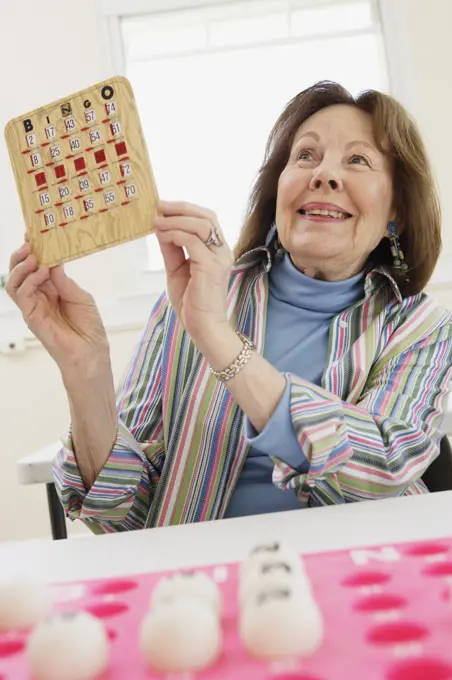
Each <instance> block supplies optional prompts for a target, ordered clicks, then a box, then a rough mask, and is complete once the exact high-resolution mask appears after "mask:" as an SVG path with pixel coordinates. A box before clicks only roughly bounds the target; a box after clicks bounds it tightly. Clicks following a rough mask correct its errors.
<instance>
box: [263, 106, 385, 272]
mask: <svg viewBox="0 0 452 680" xmlns="http://www.w3.org/2000/svg"><path fill="white" fill-rule="evenodd" d="M372 127H373V124H372V118H371V116H370V115H369V114H368V113H366V112H364V111H361V110H360V109H358V108H356V107H354V106H349V105H347V104H336V105H334V106H328V107H327V108H325V109H322V110H321V111H318V112H317V113H315V114H313V115H312V116H311V117H310V118H308V120H306V121H305V122H304V123H303V124H302V125H301V127H300V128H299V130H298V132H297V134H296V135H295V138H294V142H293V144H292V149H291V153H290V157H289V160H288V162H287V165H286V167H285V168H284V170H283V171H282V173H281V175H280V178H279V182H278V197H277V204H276V226H277V229H278V234H279V238H280V241H281V243H282V245H283V246H284V248H285V249H286V250H287V251H288V252H289V253H290V256H291V259H292V261H293V263H294V264H295V266H296V267H297V268H298V269H300V270H301V271H304V272H305V273H306V274H307V275H308V276H313V277H318V278H323V279H325V280H328V281H335V280H342V279H346V278H349V277H350V276H353V275H354V274H357V273H358V272H359V271H360V270H361V269H362V267H363V265H364V263H365V261H366V259H367V257H368V256H369V254H370V253H371V252H372V250H374V248H375V247H376V246H377V245H378V243H379V242H380V241H381V239H382V238H383V237H384V236H385V235H387V224H388V221H389V220H390V219H393V218H394V215H393V210H392V203H393V187H392V168H391V164H390V161H389V159H388V158H387V157H386V156H384V155H383V154H382V153H381V152H380V151H379V150H378V148H377V146H376V144H375V139H374V136H373V129H372Z"/></svg>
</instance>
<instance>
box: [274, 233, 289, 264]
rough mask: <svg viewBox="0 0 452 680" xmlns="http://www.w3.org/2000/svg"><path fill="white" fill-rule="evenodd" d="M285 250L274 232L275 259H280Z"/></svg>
mask: <svg viewBox="0 0 452 680" xmlns="http://www.w3.org/2000/svg"><path fill="white" fill-rule="evenodd" d="M285 252H286V251H285V250H284V246H283V244H282V243H281V241H280V240H279V234H278V232H276V239H275V259H276V260H282V259H283V257H284V253H285Z"/></svg>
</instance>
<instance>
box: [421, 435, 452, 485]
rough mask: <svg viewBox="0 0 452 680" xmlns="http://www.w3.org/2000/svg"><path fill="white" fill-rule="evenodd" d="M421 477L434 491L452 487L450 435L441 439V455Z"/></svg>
mask: <svg viewBox="0 0 452 680" xmlns="http://www.w3.org/2000/svg"><path fill="white" fill-rule="evenodd" d="M421 479H422V481H423V482H424V483H425V485H426V486H427V489H428V490H429V491H432V492H433V491H450V490H451V489H452V449H451V446H450V442H449V439H448V437H446V436H444V437H443V438H442V439H441V442H440V447H439V456H438V457H437V458H435V460H434V461H433V463H432V464H431V465H430V466H429V467H428V468H427V469H426V471H425V472H424V474H423V475H422V478H421Z"/></svg>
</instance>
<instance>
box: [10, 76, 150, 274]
mask: <svg viewBox="0 0 452 680" xmlns="http://www.w3.org/2000/svg"><path fill="white" fill-rule="evenodd" d="M5 136H6V142H7V146H8V150H9V154H10V157H11V163H12V166H13V170H14V175H15V178H16V183H17V187H18V191H19V195H20V200H21V204H22V210H23V213H24V217H25V223H26V230H27V235H28V239H29V241H30V245H31V248H32V251H33V252H34V253H35V255H36V257H37V258H38V263H39V264H40V265H44V266H47V267H53V266H55V265H58V264H61V263H63V262H67V261H69V260H74V259H76V258H78V257H82V256H83V255H88V254H89V253H94V252H96V251H98V250H103V249H105V248H109V247H111V246H114V245H117V244H119V243H123V242H125V241H130V240H132V239H135V238H139V237H142V236H145V235H146V234H149V233H152V232H153V230H154V229H153V225H154V218H155V216H156V214H157V201H158V196H157V190H156V186H155V181H154V178H153V173H152V169H151V164H150V161H149V156H148V152H147V148H146V143H145V140H144V136H143V132H142V129H141V124H140V120H139V117H138V112H137V107H136V103H135V99H134V95H133V92H132V87H131V85H130V83H129V81H128V80H127V79H126V78H123V77H114V78H111V79H110V80H108V81H105V82H102V83H99V84H97V85H94V86H93V87H90V88H88V89H86V90H82V91H80V92H77V93H76V94H73V95H71V96H69V97H66V98H65V99H60V100H59V101H56V102H53V103H52V104H49V105H47V106H43V107H41V108H39V109H37V110H36V111H33V112H31V113H27V114H25V115H23V116H19V117H18V118H15V119H14V120H11V121H10V122H9V123H8V124H7V126H6V129H5Z"/></svg>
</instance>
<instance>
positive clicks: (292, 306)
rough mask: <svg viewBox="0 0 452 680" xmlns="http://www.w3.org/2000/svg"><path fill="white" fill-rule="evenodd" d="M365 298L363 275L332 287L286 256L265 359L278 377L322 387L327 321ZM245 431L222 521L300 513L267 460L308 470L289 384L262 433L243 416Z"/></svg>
mask: <svg viewBox="0 0 452 680" xmlns="http://www.w3.org/2000/svg"><path fill="white" fill-rule="evenodd" d="M363 297H364V276H363V274H357V275H356V276H353V277H352V278H350V279H346V280H345V281H335V282H331V281H319V280H317V279H311V278H309V277H308V276H305V275H304V274H302V273H301V272H300V271H299V270H298V269H296V267H295V266H294V265H293V264H292V261H291V259H290V257H289V255H288V253H285V254H284V257H283V259H282V260H279V261H278V260H276V261H275V262H274V263H273V265H272V268H271V270H270V273H269V296H268V308H267V325H266V331H265V344H264V357H265V358H266V359H267V361H269V362H270V363H271V364H273V366H274V367H275V368H277V369H278V370H279V371H281V373H293V374H295V375H298V376H300V377H301V378H304V379H305V380H309V382H312V383H314V384H315V385H320V383H321V379H322V375H323V372H324V370H325V367H326V360H327V353H328V335H329V328H330V324H331V321H332V319H333V317H334V316H336V315H337V314H339V313H340V312H342V311H344V309H347V308H348V307H351V306H352V305H353V304H354V303H355V302H357V301H358V300H360V299H362V298H363ZM245 431H246V435H247V437H248V441H249V443H250V444H251V449H250V451H249V454H248V457H247V459H246V461H245V465H244V466H243V469H242V472H241V474H240V477H239V480H238V483H237V486H236V488H235V490H234V493H233V495H232V498H231V501H230V503H229V506H228V508H227V511H226V514H225V517H238V516H241V515H257V514H260V513H266V512H277V511H280V510H294V509H296V508H299V507H300V505H299V502H298V501H297V499H296V497H295V494H294V493H293V492H292V491H281V490H280V489H277V488H276V487H275V486H274V485H273V483H272V471H273V462H272V460H271V458H270V455H271V454H272V453H274V452H276V451H284V460H287V461H290V463H291V465H292V466H293V467H294V468H296V469H297V470H299V471H300V472H306V471H307V470H308V468H309V463H308V461H307V459H306V457H305V456H304V454H303V451H302V449H301V447H300V444H299V442H298V439H297V437H296V435H295V430H294V427H293V424H292V419H291V417H290V382H289V380H288V379H287V385H286V390H285V392H284V394H283V396H282V398H281V401H280V402H279V404H278V407H277V408H276V410H275V412H274V414H273V415H272V417H271V418H270V420H269V421H268V423H267V425H266V426H265V428H264V429H263V430H262V432H260V433H258V432H257V431H256V430H255V429H254V428H253V426H252V424H251V423H250V421H249V420H248V418H246V417H245Z"/></svg>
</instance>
